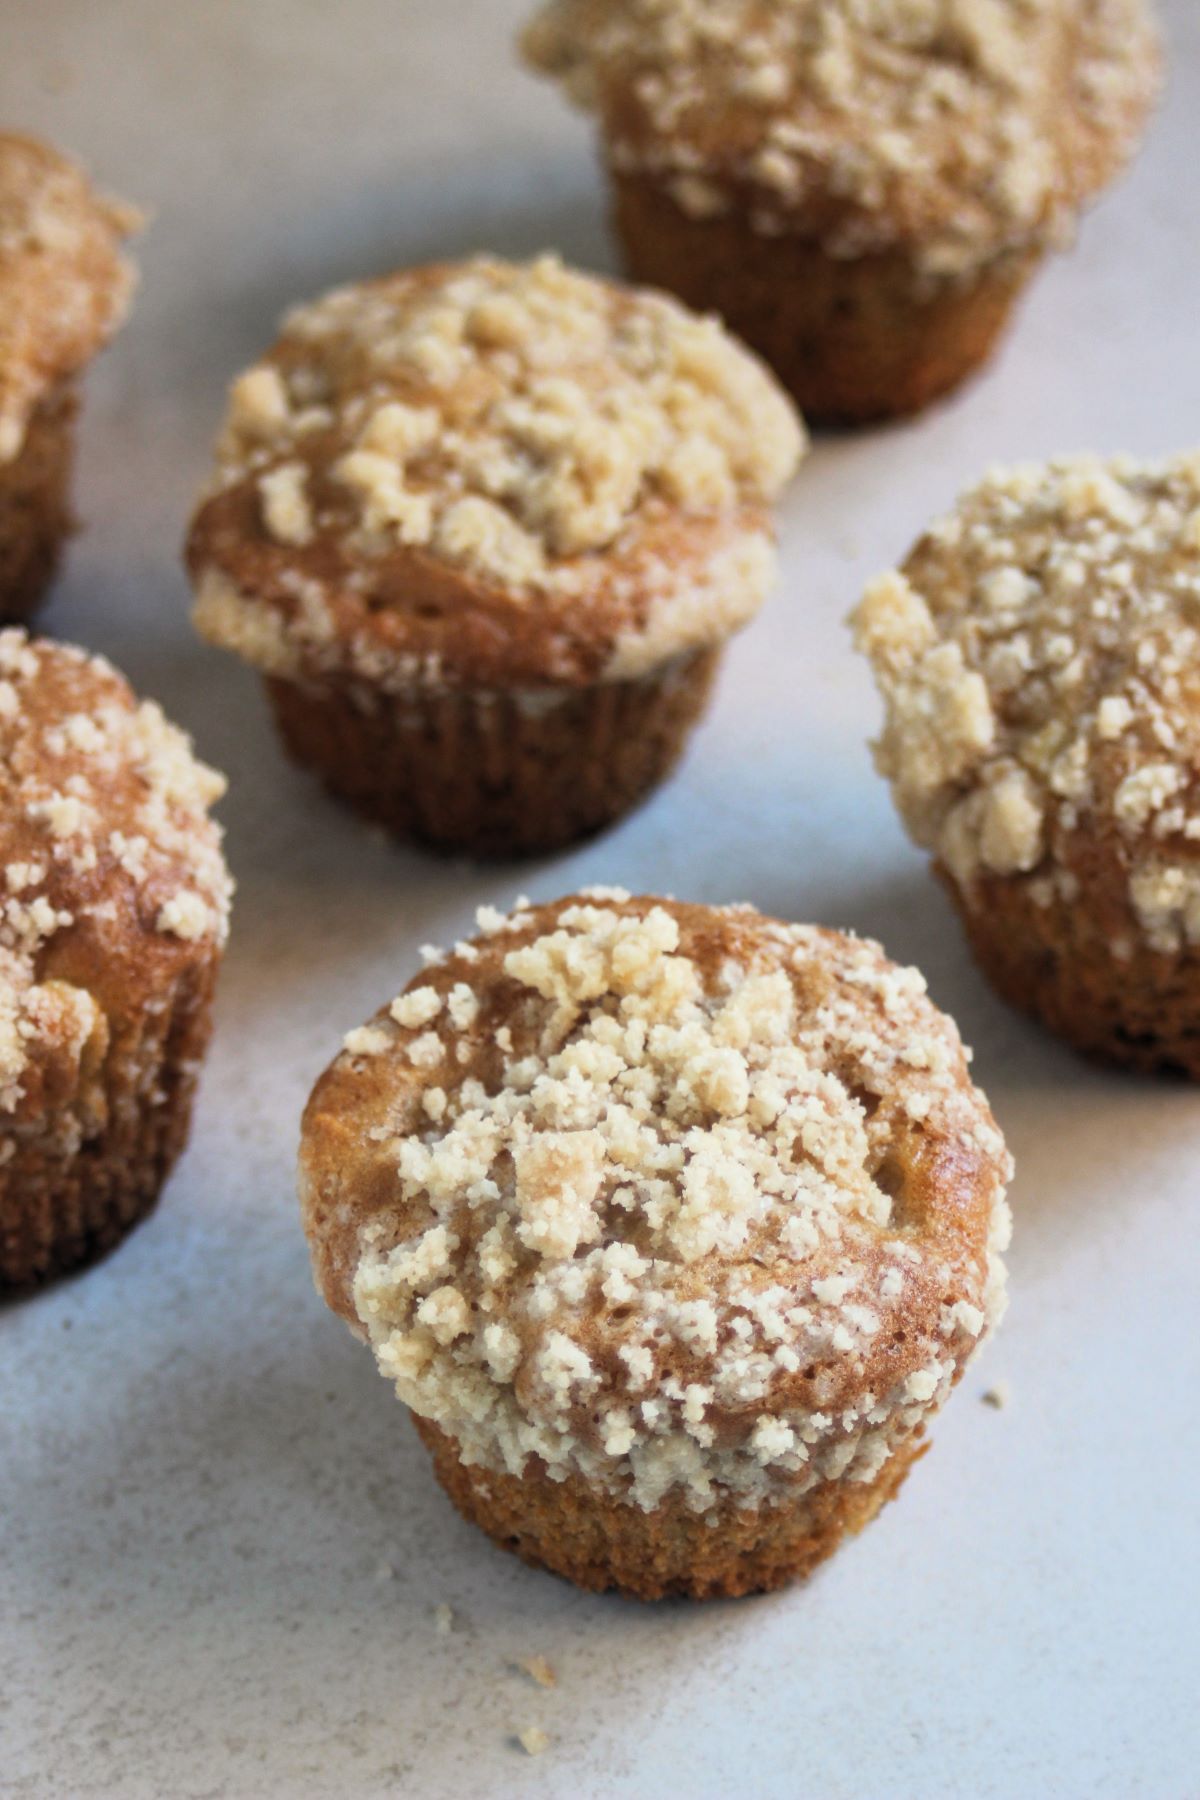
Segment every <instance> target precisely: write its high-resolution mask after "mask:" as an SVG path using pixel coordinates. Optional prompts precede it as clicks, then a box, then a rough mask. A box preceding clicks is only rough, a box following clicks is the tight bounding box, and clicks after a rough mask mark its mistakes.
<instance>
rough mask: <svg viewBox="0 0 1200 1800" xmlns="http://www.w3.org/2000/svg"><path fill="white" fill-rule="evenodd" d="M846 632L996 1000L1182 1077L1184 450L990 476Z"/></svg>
mask: <svg viewBox="0 0 1200 1800" xmlns="http://www.w3.org/2000/svg"><path fill="white" fill-rule="evenodd" d="M855 629H856V633H857V640H858V644H859V647H860V648H861V649H863V650H865V651H866V653H867V655H868V656H869V657H870V659H871V662H872V665H873V667H874V670H875V676H876V680H877V681H878V684H879V687H880V690H881V693H882V695H883V698H884V703H885V707H886V722H885V725H884V731H883V736H882V738H881V740H880V742H879V743H878V745H877V746H876V760H877V762H878V766H879V769H880V771H881V773H882V774H884V775H885V776H886V777H887V778H888V780H889V781H890V782H891V784H892V791H893V793H894V795H895V798H896V803H897V805H898V807H899V809H900V812H901V815H902V817H903V818H904V821H905V823H906V825H907V826H908V829H909V831H910V832H911V834H912V836H913V837H914V838H915V839H916V841H917V842H918V843H919V844H921V845H923V846H924V847H925V848H927V849H928V850H930V851H931V852H932V854H933V858H934V867H935V869H936V871H937V873H938V875H939V876H940V877H941V880H942V882H943V883H944V884H945V886H946V888H947V889H948V891H949V893H950V895H951V896H952V898H953V900H954V902H955V904H956V905H957V907H958V910H959V912H960V913H961V915H962V918H963V922H964V924H965V926H966V929H967V934H968V936H969V938H970V941H971V944H972V947H973V949H974V951H975V954H976V956H977V957H978V959H979V961H980V963H981V965H982V966H983V968H984V970H985V971H986V973H987V974H988V976H989V977H990V979H991V980H992V982H993V983H994V985H995V986H996V988H997V989H998V991H999V992H1000V993H1001V994H1002V995H1003V996H1004V997H1005V998H1006V999H1008V1000H1010V1001H1012V1002H1013V1003H1014V1004H1015V1005H1016V1006H1018V1007H1020V1008H1022V1009H1023V1010H1024V1011H1026V1012H1029V1013H1032V1014H1033V1015H1034V1016H1035V1017H1037V1018H1039V1019H1041V1020H1042V1022H1043V1023H1044V1024H1046V1025H1047V1026H1049V1028H1050V1029H1051V1030H1052V1031H1055V1032H1057V1033H1058V1034H1059V1035H1060V1036H1062V1037H1064V1038H1066V1039H1068V1040H1069V1041H1070V1042H1071V1043H1073V1044H1075V1045H1077V1046H1078V1047H1079V1048H1080V1049H1082V1050H1085V1051H1091V1052H1094V1053H1097V1054H1100V1055H1103V1056H1104V1057H1107V1058H1109V1059H1112V1060H1115V1061H1117V1062H1120V1063H1124V1064H1127V1065H1129V1066H1131V1067H1134V1068H1141V1069H1160V1068H1173V1069H1180V1070H1183V1071H1184V1072H1186V1073H1187V1074H1189V1075H1191V1076H1192V1077H1194V1078H1195V1077H1200V455H1196V454H1192V455H1188V456H1180V457H1176V458H1175V459H1174V460H1171V461H1168V462H1162V463H1156V464H1149V465H1143V464H1138V463H1136V462H1133V461H1131V460H1129V459H1128V458H1118V459H1117V460H1114V461H1110V462H1102V461H1099V460H1097V459H1095V458H1091V457H1081V458H1075V459H1063V460H1061V461H1057V462H1052V463H1050V464H1049V465H1048V466H1047V467H1025V468H1018V469H1013V470H1010V471H1007V472H1005V471H1000V472H997V473H993V474H991V475H989V476H988V477H987V479H986V480H985V481H983V482H982V483H981V484H980V486H978V487H977V488H975V489H974V490H973V491H972V492H971V493H969V494H967V496H966V497H965V498H964V499H963V500H961V501H960V502H959V504H958V506H957V508H956V509H955V511H954V512H952V513H951V514H950V516H949V517H948V518H945V519H943V520H942V521H941V522H940V523H939V524H937V525H935V526H934V527H933V528H932V530H930V531H929V532H928V533H927V534H926V536H925V537H924V538H922V539H921V541H920V543H918V544H917V546H916V548H915V549H914V550H913V552H912V554H911V555H910V556H909V558H908V560H907V562H906V563H905V564H904V567H903V569H902V571H901V572H900V573H899V574H891V575H885V576H884V577H883V578H882V579H881V580H879V581H877V582H875V583H874V584H873V586H872V587H871V588H870V589H869V591H868V593H867V594H866V596H865V598H864V600H863V601H862V604H861V606H860V607H859V609H858V612H857V615H856V618H855Z"/></svg>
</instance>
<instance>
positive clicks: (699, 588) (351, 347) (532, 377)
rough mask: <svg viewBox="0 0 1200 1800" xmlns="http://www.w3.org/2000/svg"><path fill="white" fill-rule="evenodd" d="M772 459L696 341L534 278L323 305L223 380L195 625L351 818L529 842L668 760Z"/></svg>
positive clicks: (420, 283) (762, 500) (713, 344)
mask: <svg viewBox="0 0 1200 1800" xmlns="http://www.w3.org/2000/svg"><path fill="white" fill-rule="evenodd" d="M802 448H803V435H802V428H801V426H800V423H799V421H798V420H797V419H796V417H795V414H794V413H793V411H792V409H791V406H790V404H789V403H788V401H787V399H786V398H785V396H784V395H783V394H782V393H780V392H779V390H778V389H777V388H776V386H775V384H774V382H773V381H772V379H771V377H770V376H769V375H768V374H767V372H766V371H765V370H764V369H763V368H762V367H761V366H760V365H759V364H758V362H757V361H756V360H755V359H754V358H752V357H751V356H750V355H748V354H747V353H746V352H744V351H743V350H742V349H740V348H739V347H738V346H737V345H736V344H734V343H732V342H731V341H730V339H729V338H728V337H727V336H726V335H725V333H724V332H723V331H722V330H721V328H720V326H719V325H717V324H716V323H715V322H714V321H712V320H709V319H698V318H695V317H693V316H692V315H691V314H689V313H687V312H685V311H684V309H683V308H682V307H680V306H678V305H677V304H676V303H675V302H674V301H671V300H668V299H665V298H663V297H661V296H659V295H656V294H644V293H637V292H632V291H630V290H628V289H625V288H622V287H618V286H616V285H614V284H612V283H610V282H604V281H600V280H596V279H593V278H591V277H589V276H585V275H578V274H573V273H571V272H570V271H568V270H567V269H565V268H563V267H562V265H561V264H560V263H559V262H557V261H556V260H555V259H553V258H552V257H543V258H541V259H539V260H538V261H536V262H533V263H531V264H528V265H513V264H510V263H504V262H499V261H496V260H494V259H492V258H486V257H480V258H477V259H475V260H474V261H471V262H467V263H464V264H454V265H448V266H438V267H430V268H424V269H417V270H413V271H410V272H408V273H402V274H396V275H390V276H386V277H384V278H383V279H381V280H377V281H370V282H365V283H363V284H362V285H361V286H357V287H348V288H343V289H341V290H340V291H338V292H336V293H334V294H331V295H329V296H328V297H327V298H326V299H324V300H320V301H318V302H317V303H316V304H315V305H311V306H307V307H303V308H301V309H300V310H299V311H297V312H294V313H293V314H292V315H291V317H290V318H289V319H288V320H287V322H286V324H285V328H284V332H283V336H282V337H281V338H280V340H279V342H278V343H277V344H276V345H275V347H274V349H273V350H272V351H271V352H270V354H269V355H268V356H267V357H266V359H265V360H264V361H263V362H261V363H259V364H258V365H257V367H255V368H253V369H251V370H250V371H249V372H248V373H246V374H244V375H243V376H241V378H240V379H239V380H238V381H237V382H236V383H235V385H234V388H233V395H232V403H231V407H230V411H229V415H228V419H227V422H226V425H225V431H224V436H223V437H222V439H221V443H220V446H219V451H218V467H217V473H216V479H215V481H214V483H213V485H212V488H211V490H210V491H209V493H208V495H207V497H206V498H205V500H204V502H203V504H202V505H201V507H200V510H199V512H198V514H197V516H196V519H195V521H194V523H193V526H192V530H191V534H190V538H189V542H188V548H187V558H188V564H189V567H190V570H191V573H192V576H193V579H194V581H195V584H196V587H197V603H196V612H195V618H196V624H197V627H198V629H199V631H200V632H201V634H202V635H203V636H204V637H206V638H208V639H209V640H210V641H211V642H212V643H215V644H223V645H225V646H227V647H228V648H230V649H233V650H236V651H238V652H240V654H241V655H242V656H244V657H245V658H247V659H248V660H249V661H250V662H251V663H252V664H253V665H254V666H255V667H257V668H258V669H260V670H261V671H262V673H263V674H264V676H265V677H266V684H267V688H268V692H269V694H270V697H271V701H272V703H273V706H274V710H275V716H276V719H277V722H278V725H279V727H280V730H281V732H282V735H283V740H284V743H285V744H286V746H287V748H288V750H289V751H290V752H291V754H292V756H293V757H294V758H295V759H296V760H297V761H298V762H300V763H303V764H307V765H309V766H310V767H312V768H313V769H315V770H316V771H317V772H318V773H319V774H320V775H321V776H322V777H323V778H324V781H325V783H326V785H327V786H328V787H329V788H330V789H331V790H332V791H333V792H334V793H335V794H337V795H340V796H341V797H342V798H343V799H345V800H348V801H349V802H350V803H351V805H353V806H354V807H355V808H357V809H358V811H359V812H361V813H363V814H364V815H365V816H366V817H368V818H370V819H373V820H375V821H377V822H379V823H381V824H383V825H385V826H386V827H388V828H389V829H390V830H391V831H393V832H394V833H396V834H397V835H398V836H401V837H409V836H413V837H418V838H422V839H425V840H426V841H428V842H430V843H433V844H438V845H442V846H445V847H447V848H455V849H466V850H471V851H477V852H482V853H485V854H500V855H503V854H508V853H513V852H527V851H534V850H546V849H550V848H553V847H555V846H557V845H560V844H564V843H567V842H569V841H570V840H572V839H574V838H578V837H581V836H583V835H585V834H587V833H589V832H593V831H596V830H598V829H599V828H600V827H601V826H604V825H607V824H608V823H610V821H612V820H613V819H615V818H616V817H617V816H618V815H619V814H621V813H623V812H624V811H625V810H626V809H627V808H628V807H630V806H632V805H634V803H635V802H636V801H638V800H639V799H641V797H642V796H643V795H644V794H645V793H646V792H647V791H648V790H649V789H650V788H652V787H653V786H654V785H655V783H656V782H658V781H660V780H661V779H662V778H663V776H664V775H666V773H667V772H668V770H669V769H670V767H671V766H672V764H673V763H674V761H675V759H676V757H677V756H678V755H679V753H680V750H681V748H682V745H683V743H684V740H685V738H686V737H687V735H688V732H689V730H690V728H691V726H692V725H693V723H694V722H695V720H696V719H697V717H698V716H699V714H700V713H701V712H702V710H703V708H704V705H705V702H706V700H707V697H708V693H709V689H710V687H711V685H712V680H713V675H714V672H715V670H716V667H717V663H718V661H719V658H720V652H721V648H722V645H723V644H724V642H725V640H726V639H727V638H728V637H729V636H730V634H731V633H732V632H734V631H736V630H738V629H739V628H740V627H741V626H742V625H744V624H745V623H746V622H747V621H748V620H749V619H750V618H752V617H753V615H754V614H755V613H756V612H757V610H758V608H759V606H760V605H761V603H762V600H763V598H764V596H765V594H766V592H767V590H768V587H769V586H770V583H771V580H772V576H773V571H774V551H773V542H772V535H771V527H770V520H769V516H768V510H767V509H768V503H769V501H770V500H771V499H772V498H773V497H774V496H775V495H776V494H777V493H778V491H779V490H780V489H781V487H782V486H783V484H784V483H785V482H786V481H787V479H788V477H789V476H790V475H791V474H792V472H793V470H794V468H795V466H796V464H797V462H798V460H799V457H800V454H801V451H802Z"/></svg>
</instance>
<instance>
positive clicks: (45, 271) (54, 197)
mask: <svg viewBox="0 0 1200 1800" xmlns="http://www.w3.org/2000/svg"><path fill="white" fill-rule="evenodd" d="M140 224H141V216H140V214H139V213H138V212H137V210H136V208H134V207H132V206H128V205H126V204H125V203H124V202H122V201H118V200H112V199H108V198H105V197H104V196H103V195H100V194H97V193H96V192H95V191H94V190H93V189H92V188H91V186H90V185H89V183H88V181H87V178H86V176H85V175H84V174H83V172H82V170H81V169H79V168H77V167H76V165H75V164H74V163H72V162H70V161H68V160H67V158H66V157H63V156H60V155H59V154H58V152H57V151H55V150H52V149H51V148H50V146H49V145H48V144H43V143H39V142H38V141H37V140H36V139H35V138H30V137H23V136H20V135H18V134H17V133H13V132H3V131H0V467H3V465H4V464H5V463H6V462H9V461H11V460H12V459H13V458H14V457H15V456H17V455H19V453H20V451H21V448H22V445H23V444H24V441H25V434H26V429H27V427H28V424H29V419H30V417H31V415H32V413H33V410H34V408H35V407H36V406H37V404H38V402H39V401H40V400H41V399H42V398H43V396H44V395H45V394H46V392H47V391H48V390H49V389H50V388H51V387H53V386H54V384H55V383H56V382H58V381H61V380H63V379H65V378H67V377H69V376H71V375H73V374H75V373H76V371H77V370H78V369H79V368H81V367H82V365H83V364H84V363H86V362H87V360H88V359H89V357H91V356H92V355H93V354H94V353H95V352H96V351H97V350H98V349H99V348H100V347H101V345H102V344H104V343H105V342H106V340H107V339H108V338H109V337H110V336H111V335H112V333H113V332H114V331H115V330H116V328H117V326H118V325H119V324H120V323H121V320H122V319H123V318H124V316H125V311H126V308H127V307H128V304H129V297H130V294H131V293H132V291H133V284H134V270H133V266H132V264H131V263H130V262H128V261H127V260H126V258H125V257H123V256H122V255H121V254H120V246H121V241H122V239H123V238H126V237H128V236H130V235H131V233H132V232H134V231H136V230H137V229H138V228H139V226H140Z"/></svg>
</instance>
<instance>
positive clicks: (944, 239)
mask: <svg viewBox="0 0 1200 1800" xmlns="http://www.w3.org/2000/svg"><path fill="white" fill-rule="evenodd" d="M524 50H525V55H526V57H527V59H528V61H529V62H530V63H531V64H532V65H533V66H534V67H535V68H536V69H538V70H540V71H541V72H543V73H546V74H549V75H552V76H554V77H556V78H557V79H558V80H559V81H561V82H562V84H563V86H564V87H565V88H566V91H567V93H568V94H569V95H570V96H571V97H572V98H573V99H574V100H576V101H577V102H578V103H579V104H581V105H582V106H584V107H586V108H587V109H589V110H591V111H593V112H594V113H596V114H597V115H598V118H599V123H600V130H601V134H602V137H603V140H604V153H605V158H606V161H607V164H608V170H609V175H610V179H611V185H612V190H613V195H614V205H615V222H616V226H617V230H618V233H619V235H620V238H621V241H622V243H623V245H624V249H625V254H626V259H627V262H628V265H629V268H630V270H631V271H632V272H633V274H634V275H635V276H636V277H637V279H639V280H642V281H648V282H651V283H653V284H655V285H656V286H660V287H664V288H668V289H670V290H671V291H672V292H674V293H677V294H679V295H681V296H682V298H683V299H685V300H686V301H687V302H688V303H689V304H690V305H692V306H697V307H701V308H709V307H711V308H712V309H713V310H715V311H716V312H718V313H719V314H720V315H721V316H722V317H723V318H724V319H725V320H726V321H727V323H728V324H729V326H730V328H731V329H732V330H734V331H736V332H738V333H739V334H740V336H741V337H743V338H744V339H745V340H746V342H747V343H749V344H751V345H752V346H753V347H754V348H755V349H756V350H758V351H759V352H760V353H761V354H762V355H763V356H764V357H765V358H766V359H767V361H768V362H769V363H770V364H771V365H772V367H773V368H774V369H775V370H776V372H777V373H778V375H779V376H780V378H781V380H782V381H783V382H784V384H785V385H786V386H787V387H788V388H789V389H790V390H791V392H792V394H793V395H794V397H795V399H796V400H797V402H798V404H799V405H800V406H801V407H802V409H803V410H804V412H805V414H806V415H807V416H808V417H810V418H811V419H814V420H820V421H823V422H834V423H857V422H862V421H865V420H869V419H875V418H883V417H888V416H891V415H895V414H901V413H908V412H913V411H915V410H916V409H918V408H919V407H921V406H924V405H926V404H927V403H928V402H929V401H931V400H933V399H935V398H936V397H937V396H938V395H940V394H943V393H945V392H947V391H948V390H949V389H951V388H953V387H955V386H956V385H957V384H958V383H959V382H960V381H962V380H963V379H964V378H965V377H966V376H967V375H968V374H970V372H971V371H972V370H973V369H975V368H976V367H977V366H978V365H979V364H980V363H981V362H982V361H983V360H984V359H985V358H986V357H987V356H988V354H989V352H990V351H991V349H992V347H993V345H994V344H995V342H996V340H997V338H998V336H999V334H1000V332H1001V330H1002V329H1003V327H1004V325H1005V323H1006V321H1007V319H1008V316H1009V314H1010V312H1011V309H1012V306H1013V303H1014V301H1015V299H1016V298H1017V296H1018V295H1019V293H1020V291H1021V290H1022V288H1023V287H1024V285H1025V283H1026V282H1027V281H1028V279H1029V277H1030V275H1031V274H1032V272H1033V271H1034V269H1035V268H1036V267H1037V265H1038V263H1039V262H1040V261H1041V259H1042V257H1043V256H1044V254H1045V253H1046V251H1047V250H1048V249H1050V248H1053V247H1056V246H1058V245H1061V244H1062V243H1063V242H1064V240H1065V239H1067V238H1068V237H1069V235H1070V233H1071V232H1072V230H1073V228H1074V225H1075V221H1076V218H1077V216H1078V214H1079V212H1080V210H1081V208H1082V207H1083V206H1085V205H1086V204H1087V202H1088V201H1089V200H1090V199H1092V198H1093V196H1094V195H1095V194H1097V193H1098V192H1099V190H1100V189H1101V188H1103V187H1104V186H1106V185H1107V184H1108V183H1109V182H1110V181H1112V180H1113V178H1114V177H1115V176H1116V175H1117V173H1118V172H1119V171H1120V169H1121V168H1122V167H1123V165H1124V164H1125V163H1126V162H1127V160H1128V159H1129V157H1130V156H1131V155H1132V153H1133V151H1134V149H1135V147H1136V144H1137V142H1138V139H1139V137H1140V135H1141V132H1142V129H1143V126H1144V124H1145V120H1146V117H1147V114H1148V113H1149V110H1150V108H1151V106H1152V104H1153V101H1154V98H1155V95H1156V93H1157V89H1158V80H1159V50H1158V39H1157V33H1156V30H1155V26H1154V22H1153V17H1152V12H1151V8H1150V6H1149V4H1148V0H953V3H951V0H866V3H864V0H778V3H774V0H772V3H770V4H768V3H767V0H548V4H543V5H542V7H541V8H540V10H539V11H538V13H537V14H536V16H535V19H534V21H533V23H532V24H531V25H530V26H529V28H528V29H527V31H526V34H525V37H524Z"/></svg>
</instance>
